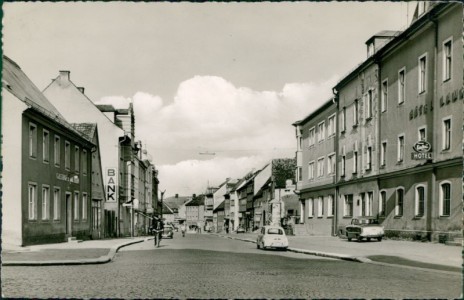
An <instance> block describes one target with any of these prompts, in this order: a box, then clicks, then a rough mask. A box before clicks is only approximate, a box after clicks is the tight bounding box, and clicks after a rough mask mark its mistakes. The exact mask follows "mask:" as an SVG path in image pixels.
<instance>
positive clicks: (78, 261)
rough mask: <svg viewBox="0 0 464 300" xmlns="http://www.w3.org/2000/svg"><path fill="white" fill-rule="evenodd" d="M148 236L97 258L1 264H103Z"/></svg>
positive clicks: (7, 263)
mask: <svg viewBox="0 0 464 300" xmlns="http://www.w3.org/2000/svg"><path fill="white" fill-rule="evenodd" d="M149 239H150V238H144V239H139V240H135V241H129V242H125V243H121V244H119V245H116V246H113V247H111V248H110V251H109V252H108V254H107V255H104V256H100V257H98V258H85V259H74V260H71V259H70V260H47V261H8V262H2V266H63V265H94V264H105V263H109V262H111V261H112V260H113V259H114V257H115V256H116V253H117V252H118V250H119V249H121V248H123V247H126V246H129V245H133V244H137V243H141V242H144V241H148V240H149Z"/></svg>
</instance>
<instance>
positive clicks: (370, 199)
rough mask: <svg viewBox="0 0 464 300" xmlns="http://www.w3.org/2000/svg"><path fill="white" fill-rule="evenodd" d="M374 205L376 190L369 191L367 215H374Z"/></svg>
mask: <svg viewBox="0 0 464 300" xmlns="http://www.w3.org/2000/svg"><path fill="white" fill-rule="evenodd" d="M373 206H374V192H367V205H366V215H367V216H372V207H373Z"/></svg>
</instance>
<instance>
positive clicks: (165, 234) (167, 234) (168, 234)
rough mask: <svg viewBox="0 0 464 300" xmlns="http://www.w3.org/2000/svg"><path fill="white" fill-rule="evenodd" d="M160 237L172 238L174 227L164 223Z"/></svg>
mask: <svg viewBox="0 0 464 300" xmlns="http://www.w3.org/2000/svg"><path fill="white" fill-rule="evenodd" d="M161 237H163V238H170V239H172V238H174V228H173V227H172V225H164V229H163V233H162V234H161Z"/></svg>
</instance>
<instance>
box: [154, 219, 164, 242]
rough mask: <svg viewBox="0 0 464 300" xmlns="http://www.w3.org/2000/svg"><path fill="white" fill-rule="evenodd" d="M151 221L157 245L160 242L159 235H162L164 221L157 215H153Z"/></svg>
mask: <svg viewBox="0 0 464 300" xmlns="http://www.w3.org/2000/svg"><path fill="white" fill-rule="evenodd" d="M152 222H153V224H152V227H153V233H154V236H155V246H156V247H159V246H160V242H161V236H162V234H163V230H164V223H163V221H162V220H161V219H160V218H158V217H154V218H153V219H152Z"/></svg>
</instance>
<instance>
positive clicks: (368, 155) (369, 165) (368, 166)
mask: <svg viewBox="0 0 464 300" xmlns="http://www.w3.org/2000/svg"><path fill="white" fill-rule="evenodd" d="M371 168H372V147H371V146H369V147H367V153H366V170H370V169H371Z"/></svg>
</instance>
